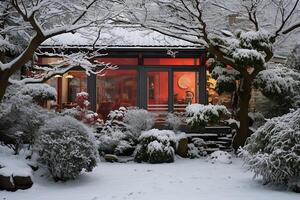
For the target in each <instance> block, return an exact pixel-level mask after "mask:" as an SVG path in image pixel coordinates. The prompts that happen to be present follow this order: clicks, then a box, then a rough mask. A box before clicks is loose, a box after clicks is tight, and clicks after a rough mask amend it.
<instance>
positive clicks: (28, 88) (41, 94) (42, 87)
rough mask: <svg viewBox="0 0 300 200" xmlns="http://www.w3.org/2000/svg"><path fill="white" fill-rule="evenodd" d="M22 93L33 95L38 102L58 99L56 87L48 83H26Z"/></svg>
mask: <svg viewBox="0 0 300 200" xmlns="http://www.w3.org/2000/svg"><path fill="white" fill-rule="evenodd" d="M20 93H21V94H23V95H29V96H31V97H32V98H33V99H34V100H35V101H37V102H40V101H45V100H55V99H56V90H55V88H53V87H51V86H50V85H48V84H46V83H39V84H26V85H24V87H22V89H21V91H20Z"/></svg>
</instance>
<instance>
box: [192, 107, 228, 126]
mask: <svg viewBox="0 0 300 200" xmlns="http://www.w3.org/2000/svg"><path fill="white" fill-rule="evenodd" d="M229 116H230V112H229V111H228V110H227V108H226V107H225V106H223V105H211V104H210V105H202V104H191V105H188V106H187V107H186V122H187V124H188V125H189V126H191V127H192V128H200V127H204V126H206V125H208V124H216V123H218V122H220V121H221V120H225V119H227V118H229Z"/></svg>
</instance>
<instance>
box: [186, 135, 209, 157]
mask: <svg viewBox="0 0 300 200" xmlns="http://www.w3.org/2000/svg"><path fill="white" fill-rule="evenodd" d="M206 149H207V143H206V142H205V141H204V140H203V139H201V138H193V139H192V143H189V144H188V157H189V158H191V159H193V158H200V157H202V156H206V155H207V152H206Z"/></svg>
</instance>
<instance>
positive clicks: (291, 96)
mask: <svg viewBox="0 0 300 200" xmlns="http://www.w3.org/2000/svg"><path fill="white" fill-rule="evenodd" d="M254 86H255V87H257V88H258V89H259V90H261V92H262V93H263V94H264V95H265V96H266V97H268V98H269V99H271V100H273V101H274V102H276V104H277V105H278V106H276V108H275V109H276V110H277V112H276V113H278V114H279V115H280V113H288V112H289V109H290V108H299V107H300V72H298V71H296V70H295V69H291V68H287V67H284V66H282V65H281V64H269V65H268V66H267V68H266V69H265V70H263V71H261V72H260V73H259V74H258V75H257V77H256V79H255V81H254ZM275 109H272V110H275ZM274 112H275V111H274Z"/></svg>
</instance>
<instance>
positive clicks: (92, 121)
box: [62, 92, 102, 126]
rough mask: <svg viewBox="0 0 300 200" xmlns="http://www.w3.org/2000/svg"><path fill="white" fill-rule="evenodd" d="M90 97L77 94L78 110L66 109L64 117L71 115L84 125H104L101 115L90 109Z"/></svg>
mask: <svg viewBox="0 0 300 200" xmlns="http://www.w3.org/2000/svg"><path fill="white" fill-rule="evenodd" d="M88 99H89V95H88V93H86V92H80V93H77V95H76V98H75V103H76V104H77V106H76V108H71V109H65V110H64V111H63V113H62V114H63V115H69V116H71V117H74V118H75V119H77V120H79V121H82V122H83V123H85V124H87V125H89V126H93V125H96V124H98V123H102V121H101V120H100V119H99V115H98V114H97V113H95V112H93V111H91V110H89V109H90V102H89V100H88Z"/></svg>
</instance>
